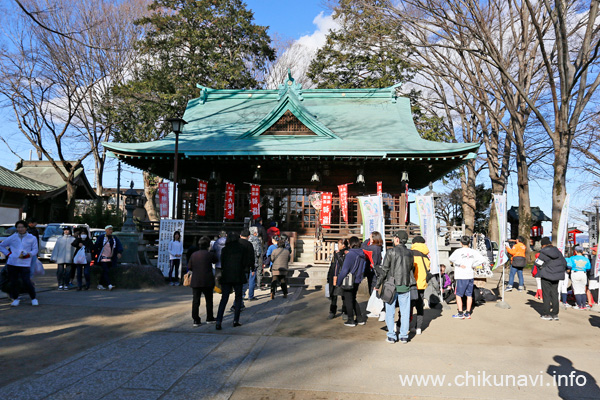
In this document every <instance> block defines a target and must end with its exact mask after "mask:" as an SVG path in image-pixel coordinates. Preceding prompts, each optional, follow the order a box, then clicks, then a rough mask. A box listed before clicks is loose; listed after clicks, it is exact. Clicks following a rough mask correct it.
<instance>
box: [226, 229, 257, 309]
mask: <svg viewBox="0 0 600 400" xmlns="http://www.w3.org/2000/svg"><path fill="white" fill-rule="evenodd" d="M249 238H250V230H249V229H244V230H243V231H242V233H241V234H240V243H241V244H242V246H244V251H245V253H244V260H245V262H246V264H247V265H245V266H244V268H245V269H247V270H248V275H247V276H246V282H248V283H245V284H244V286H243V287H242V295H243V296H242V308H241V309H242V310H244V309H245V308H246V305H245V304H244V297H246V290H248V286H249V283H250V273H251V272H252V271H254V246H252V243H250V241H249V240H248V239H249ZM233 310H234V307H231V311H233Z"/></svg>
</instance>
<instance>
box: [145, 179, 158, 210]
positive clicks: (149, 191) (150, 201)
mask: <svg viewBox="0 0 600 400" xmlns="http://www.w3.org/2000/svg"><path fill="white" fill-rule="evenodd" d="M152 181H153V178H152V176H151V175H150V173H149V172H147V171H144V195H145V196H146V199H147V200H146V204H145V205H144V208H145V209H146V212H147V213H148V219H149V220H150V221H158V220H159V219H160V218H159V214H158V211H157V210H156V204H155V203H154V196H155V195H156V191H157V190H158V189H157V185H153V184H152Z"/></svg>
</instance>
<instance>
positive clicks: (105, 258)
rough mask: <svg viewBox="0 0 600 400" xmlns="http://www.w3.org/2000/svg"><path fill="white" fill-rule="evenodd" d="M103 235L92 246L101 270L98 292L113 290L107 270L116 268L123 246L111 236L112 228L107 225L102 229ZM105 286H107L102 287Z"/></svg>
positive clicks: (116, 238) (117, 239)
mask: <svg viewBox="0 0 600 400" xmlns="http://www.w3.org/2000/svg"><path fill="white" fill-rule="evenodd" d="M104 231H105V233H104V235H100V236H98V239H96V243H95V244H94V257H95V260H96V262H97V263H98V265H100V267H101V268H102V276H101V277H100V284H99V285H98V290H105V289H107V288H108V290H113V289H114V285H112V284H111V283H110V278H109V276H108V270H109V269H110V268H111V267H116V266H117V260H119V259H120V258H121V254H123V245H122V244H121V241H120V240H119V238H118V237H116V236H115V235H113V226H112V225H107V226H106V227H105V228H104ZM104 285H107V286H104Z"/></svg>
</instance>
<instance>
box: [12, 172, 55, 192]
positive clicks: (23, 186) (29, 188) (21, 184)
mask: <svg viewBox="0 0 600 400" xmlns="http://www.w3.org/2000/svg"><path fill="white" fill-rule="evenodd" d="M0 187H3V188H6V189H8V190H11V189H14V190H16V191H25V192H39V193H42V192H47V191H50V190H55V189H56V187H55V186H51V185H47V184H45V183H42V182H38V181H36V180H34V179H31V178H28V177H26V176H24V175H21V174H19V173H17V172H14V171H11V170H9V169H6V168H4V167H1V166H0Z"/></svg>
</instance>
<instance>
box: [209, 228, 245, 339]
mask: <svg viewBox="0 0 600 400" xmlns="http://www.w3.org/2000/svg"><path fill="white" fill-rule="evenodd" d="M239 238H240V237H239V235H238V234H236V233H234V232H229V233H228V234H227V241H226V242H225V247H223V250H222V251H221V289H222V290H223V294H222V295H221V302H220V303H219V311H218V313H217V326H216V328H217V330H221V323H222V322H223V314H224V313H225V307H226V306H227V302H228V301H229V295H230V294H231V292H235V300H234V302H233V306H234V315H233V326H234V327H237V326H242V324H240V311H241V308H242V288H243V286H244V283H247V282H248V279H247V278H246V277H247V276H248V274H249V273H250V268H249V265H250V264H251V262H252V259H251V260H250V261H248V260H247V259H246V257H247V256H248V252H247V249H246V246H244V245H243V244H242V243H240V240H239Z"/></svg>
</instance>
